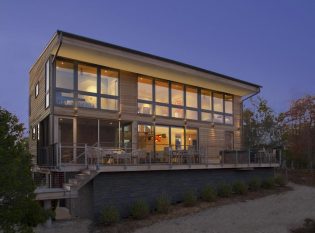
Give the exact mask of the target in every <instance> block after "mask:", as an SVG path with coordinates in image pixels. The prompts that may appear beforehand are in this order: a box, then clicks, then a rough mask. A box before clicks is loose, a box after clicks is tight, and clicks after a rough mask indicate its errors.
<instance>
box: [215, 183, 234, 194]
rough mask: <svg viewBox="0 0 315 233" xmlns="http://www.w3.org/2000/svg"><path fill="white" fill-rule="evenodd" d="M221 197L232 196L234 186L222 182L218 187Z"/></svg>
mask: <svg viewBox="0 0 315 233" xmlns="http://www.w3.org/2000/svg"><path fill="white" fill-rule="evenodd" d="M218 196H219V197H230V196H232V186H231V185H230V184H225V183H223V184H220V185H219V187H218Z"/></svg>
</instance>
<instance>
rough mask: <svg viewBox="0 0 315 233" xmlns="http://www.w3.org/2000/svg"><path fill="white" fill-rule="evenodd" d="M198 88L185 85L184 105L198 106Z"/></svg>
mask: <svg viewBox="0 0 315 233" xmlns="http://www.w3.org/2000/svg"><path fill="white" fill-rule="evenodd" d="M197 96H198V90H197V88H195V87H189V86H186V106H187V107H191V108H198V98H197Z"/></svg>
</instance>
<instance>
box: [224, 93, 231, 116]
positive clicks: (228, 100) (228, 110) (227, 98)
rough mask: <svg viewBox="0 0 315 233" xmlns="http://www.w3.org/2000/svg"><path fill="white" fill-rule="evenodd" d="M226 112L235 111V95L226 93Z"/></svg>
mask: <svg viewBox="0 0 315 233" xmlns="http://www.w3.org/2000/svg"><path fill="white" fill-rule="evenodd" d="M224 112H225V113H228V114H232V113H233V96H232V95H224Z"/></svg>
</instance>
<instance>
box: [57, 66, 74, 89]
mask: <svg viewBox="0 0 315 233" xmlns="http://www.w3.org/2000/svg"><path fill="white" fill-rule="evenodd" d="M73 80H74V71H73V64H72V63H70V62H65V61H58V60H57V61H56V87H57V88H63V89H70V90H73V85H74V81H73Z"/></svg>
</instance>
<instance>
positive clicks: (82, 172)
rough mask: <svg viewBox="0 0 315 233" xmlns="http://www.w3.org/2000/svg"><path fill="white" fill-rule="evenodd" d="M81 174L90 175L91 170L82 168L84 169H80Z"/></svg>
mask: <svg viewBox="0 0 315 233" xmlns="http://www.w3.org/2000/svg"><path fill="white" fill-rule="evenodd" d="M81 174H86V175H90V174H91V171H90V170H84V171H81Z"/></svg>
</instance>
